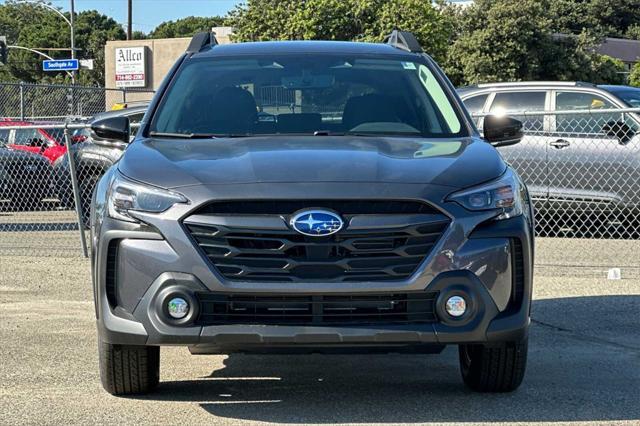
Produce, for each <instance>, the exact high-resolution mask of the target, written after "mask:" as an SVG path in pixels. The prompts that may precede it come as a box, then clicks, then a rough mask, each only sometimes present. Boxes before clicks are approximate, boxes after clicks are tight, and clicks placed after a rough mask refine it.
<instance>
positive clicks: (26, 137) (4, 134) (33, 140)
mask: <svg viewBox="0 0 640 426" xmlns="http://www.w3.org/2000/svg"><path fill="white" fill-rule="evenodd" d="M34 125H37V123H34V122H28V121H15V120H8V119H4V120H0V139H2V140H5V141H6V144H7V146H8V147H9V148H11V149H16V150H21V151H28V152H31V153H34V154H39V155H42V156H43V157H45V158H46V159H47V160H49V162H50V163H52V164H53V163H54V162H55V161H56V160H57V159H58V158H60V157H62V156H63V155H64V154H65V153H66V152H67V148H66V146H65V143H64V139H63V137H62V132H61V131H54V130H45V129H34V128H33V127H29V128H25V129H18V130H9V129H3V127H8V126H25V127H26V126H34Z"/></svg>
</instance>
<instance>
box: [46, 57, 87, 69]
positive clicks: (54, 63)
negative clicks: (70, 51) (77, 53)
mask: <svg viewBox="0 0 640 426" xmlns="http://www.w3.org/2000/svg"><path fill="white" fill-rule="evenodd" d="M79 68H80V64H79V63H78V60H77V59H58V60H46V61H42V69H43V70H44V71H77V70H78V69H79Z"/></svg>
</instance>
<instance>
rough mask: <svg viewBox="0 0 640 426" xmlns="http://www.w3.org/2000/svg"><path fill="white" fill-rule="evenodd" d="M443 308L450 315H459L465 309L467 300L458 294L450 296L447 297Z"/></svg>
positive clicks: (462, 313)
mask: <svg viewBox="0 0 640 426" xmlns="http://www.w3.org/2000/svg"><path fill="white" fill-rule="evenodd" d="M445 310H446V311H447V313H448V314H449V315H451V316H452V317H461V316H462V315H464V313H465V312H466V311H467V302H465V301H464V298H462V297H460V296H451V297H450V298H448V299H447V303H446V304H445Z"/></svg>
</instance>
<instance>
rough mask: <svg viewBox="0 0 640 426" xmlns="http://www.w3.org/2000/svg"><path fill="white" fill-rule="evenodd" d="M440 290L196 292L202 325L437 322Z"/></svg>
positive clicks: (199, 319) (199, 323)
mask: <svg viewBox="0 0 640 426" xmlns="http://www.w3.org/2000/svg"><path fill="white" fill-rule="evenodd" d="M437 296H438V293H437V292H419V293H398V294H362V295H356V294H351V295H338V294H335V295H322V296H292V295H271V296H260V295H227V294H218V293H211V292H201V293H196V297H197V298H198V300H199V306H200V311H199V312H200V313H199V316H198V320H197V324H198V325H220V324H269V325H334V326H339V325H366V324H381V323H386V324H395V323H401V324H407V323H431V322H435V321H436V315H435V301H436V298H437Z"/></svg>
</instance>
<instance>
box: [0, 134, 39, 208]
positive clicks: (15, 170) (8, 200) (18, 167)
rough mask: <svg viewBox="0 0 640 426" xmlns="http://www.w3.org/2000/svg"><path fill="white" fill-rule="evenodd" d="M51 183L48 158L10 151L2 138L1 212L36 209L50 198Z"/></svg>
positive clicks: (0, 148) (0, 156) (0, 162)
mask: <svg viewBox="0 0 640 426" xmlns="http://www.w3.org/2000/svg"><path fill="white" fill-rule="evenodd" d="M50 179H51V165H50V164H49V162H48V161H47V159H46V158H44V157H43V156H41V155H38V154H34V153H31V152H26V151H22V150H15V149H10V148H9V147H8V145H7V144H6V141H5V140H4V139H3V137H2V135H1V134H0V211H8V210H33V209H37V208H38V207H39V206H41V204H42V200H44V199H45V198H47V197H48V196H49V195H50V185H49V184H50Z"/></svg>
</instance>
